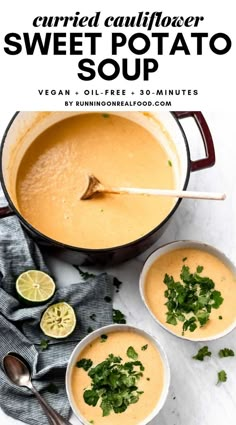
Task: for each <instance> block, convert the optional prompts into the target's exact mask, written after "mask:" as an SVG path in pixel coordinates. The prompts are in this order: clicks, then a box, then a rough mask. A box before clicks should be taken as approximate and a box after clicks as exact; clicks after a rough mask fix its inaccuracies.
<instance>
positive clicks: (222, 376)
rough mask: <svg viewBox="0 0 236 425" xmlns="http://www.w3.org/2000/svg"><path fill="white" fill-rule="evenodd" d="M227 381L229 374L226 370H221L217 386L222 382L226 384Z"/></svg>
mask: <svg viewBox="0 0 236 425" xmlns="http://www.w3.org/2000/svg"><path fill="white" fill-rule="evenodd" d="M226 381H227V374H226V372H225V370H221V371H220V372H218V381H217V384H219V383H220V382H226Z"/></svg>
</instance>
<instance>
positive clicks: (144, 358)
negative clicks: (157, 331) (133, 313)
mask: <svg viewBox="0 0 236 425" xmlns="http://www.w3.org/2000/svg"><path fill="white" fill-rule="evenodd" d="M169 381H170V370H169V365H168V361H167V358H166V355H165V353H164V351H163V349H162V347H161V346H160V344H159V343H158V342H157V341H156V340H155V339H154V338H153V337H152V336H151V335H149V334H148V333H146V332H145V331H143V330H141V329H138V328H135V327H132V326H127V325H110V326H106V327H103V328H101V329H99V330H97V331H95V332H93V333H91V334H89V335H88V336H87V337H86V338H85V339H83V340H82V341H81V342H80V343H79V344H78V346H77V347H76V348H75V350H74V351H73V353H72V355H71V358H70V360H69V363H68V367H67V373H66V389H67V395H68V398H69V401H70V404H71V407H72V409H73V411H74V413H75V415H76V416H77V417H78V418H79V419H80V421H81V422H82V423H83V424H85V425H89V424H91V423H94V424H95V425H103V424H109V425H111V424H112V425H118V424H119V425H120V424H121V423H125V424H126V425H145V424H147V423H148V422H150V421H151V420H152V419H153V418H154V417H155V416H156V415H157V414H158V412H159V411H160V409H161V408H162V406H163V404H164V402H165V399H166V397H167V394H168V388H169Z"/></svg>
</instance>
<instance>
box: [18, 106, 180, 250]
mask: <svg viewBox="0 0 236 425" xmlns="http://www.w3.org/2000/svg"><path fill="white" fill-rule="evenodd" d="M84 173H92V174H94V175H95V176H96V177H97V178H98V179H99V180H100V181H101V182H102V183H104V185H110V186H129V187H150V188H167V189H171V188H174V187H175V176H174V170H173V167H172V164H171V162H170V161H169V158H168V156H167V153H166V151H165V150H164V149H163V147H162V146H161V144H160V143H158V141H157V140H156V139H155V138H154V136H152V134H151V133H149V132H148V131H147V130H146V129H145V128H143V127H141V126H140V125H138V124H137V123H135V122H133V121H131V120H129V119H126V118H123V117H120V116H116V115H112V114H102V113H101V114H100V113H90V114H81V115H77V116H74V117H71V118H67V119H65V120H63V121H61V122H59V123H57V124H55V125H53V126H52V127H50V128H49V129H47V130H46V131H45V132H44V133H42V134H41V135H40V136H39V137H38V138H37V139H36V140H35V141H34V142H33V143H32V145H31V146H30V147H29V149H28V150H27V151H26V153H25V155H24V157H23V159H22V161H21V164H20V167H19V170H18V175H17V184H16V195H17V204H18V208H19V210H20V212H21V214H22V215H23V216H24V217H25V218H26V220H28V221H29V223H31V224H32V225H33V226H34V227H35V228H36V229H38V230H39V231H41V232H42V233H44V234H45V235H47V236H49V237H51V238H53V239H55V240H57V241H60V242H63V243H67V244H70V245H73V246H80V247H83V248H108V247H112V246H118V245H122V244H125V243H128V242H130V241H133V240H135V239H137V238H139V237H141V236H143V235H144V234H146V233H148V232H149V231H151V230H152V229H153V228H154V227H156V226H157V225H158V224H159V223H160V222H161V221H162V220H163V219H164V218H165V217H166V215H168V213H169V212H170V210H171V208H172V207H173V203H174V201H173V198H164V197H163V198H161V197H158V196H156V197H155V196H143V195H124V194H122V195H114V194H113V195H112V194H111V195H108V194H106V195H101V196H97V197H96V198H93V199H90V200H86V201H82V200H80V194H81V190H82V188H83V187H84Z"/></svg>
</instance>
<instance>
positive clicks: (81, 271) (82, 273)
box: [74, 265, 96, 280]
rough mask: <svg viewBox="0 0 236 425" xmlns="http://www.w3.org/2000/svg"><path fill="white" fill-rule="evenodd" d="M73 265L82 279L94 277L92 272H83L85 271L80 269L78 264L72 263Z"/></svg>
mask: <svg viewBox="0 0 236 425" xmlns="http://www.w3.org/2000/svg"><path fill="white" fill-rule="evenodd" d="M74 267H75V268H76V269H77V270H78V271H79V273H80V276H81V277H82V278H83V279H84V280H88V279H91V278H93V277H96V275H95V274H94V273H89V272H85V271H83V270H81V268H80V267H79V266H76V265H74Z"/></svg>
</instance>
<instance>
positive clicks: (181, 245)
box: [139, 239, 236, 342]
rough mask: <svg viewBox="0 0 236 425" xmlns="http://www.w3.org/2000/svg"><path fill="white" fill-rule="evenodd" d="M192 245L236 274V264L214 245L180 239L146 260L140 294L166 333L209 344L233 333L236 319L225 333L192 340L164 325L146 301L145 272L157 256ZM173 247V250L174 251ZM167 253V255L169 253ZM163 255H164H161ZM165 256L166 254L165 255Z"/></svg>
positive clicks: (166, 245)
mask: <svg viewBox="0 0 236 425" xmlns="http://www.w3.org/2000/svg"><path fill="white" fill-rule="evenodd" d="M191 245H195V247H198V249H202V250H204V248H205V251H206V252H208V253H212V255H215V256H216V257H217V258H219V259H220V260H221V261H222V262H224V263H226V265H227V267H229V268H230V270H231V271H233V272H234V273H236V265H235V264H234V262H233V261H232V260H231V259H230V258H229V257H227V255H225V254H224V252H222V251H221V250H220V249H218V248H216V247H215V246H213V245H210V244H208V243H205V242H201V241H198V240H196V239H179V240H176V241H171V242H168V243H165V244H163V245H161V246H159V247H158V248H157V249H155V250H154V251H152V252H151V253H150V254H149V255H148V257H147V258H146V260H145V262H144V264H143V267H142V270H141V273H140V276H139V293H140V297H141V299H142V302H143V304H144V306H145V307H146V309H147V311H148V313H149V314H150V315H151V317H152V318H153V319H154V321H155V322H156V323H157V324H158V325H159V326H161V327H162V328H163V329H165V331H167V332H169V333H170V334H172V335H174V336H175V337H176V338H180V339H183V340H186V341H191V342H207V341H215V340H217V339H220V338H222V337H224V336H226V335H228V334H229V333H230V332H232V331H233V330H234V329H235V328H236V319H235V320H234V322H233V323H232V324H231V325H230V326H228V327H227V328H226V329H225V330H224V331H222V332H220V333H217V334H215V335H212V336H208V337H202V338H200V337H199V338H194V337H193V338H192V337H186V336H183V335H177V334H176V333H175V332H174V331H172V330H171V329H169V328H168V327H167V326H166V325H165V324H164V323H162V322H161V321H160V320H159V319H158V318H157V317H156V316H155V315H154V313H153V312H152V310H151V308H150V307H149V306H148V303H147V301H146V297H145V294H144V286H145V278H144V272H145V274H146V268H147V270H150V267H151V265H152V264H153V263H154V261H155V260H156V259H157V258H158V257H159V255H157V254H158V253H159V252H160V251H161V250H162V249H163V248H165V247H167V252H171V251H174V250H175V249H178V248H185V247H186V248H188V247H189V246H191ZM172 247H173V249H172ZM167 252H166V253H167ZM160 255H162V254H160ZM163 255H165V254H163ZM151 257H154V260H153V262H152V263H151V264H149V266H147V262H148V261H150V260H151Z"/></svg>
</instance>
